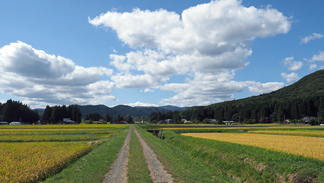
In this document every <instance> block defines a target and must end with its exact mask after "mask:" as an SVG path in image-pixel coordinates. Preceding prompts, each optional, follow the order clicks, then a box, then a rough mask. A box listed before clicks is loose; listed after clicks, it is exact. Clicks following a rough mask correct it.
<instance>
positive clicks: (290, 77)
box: [281, 72, 300, 83]
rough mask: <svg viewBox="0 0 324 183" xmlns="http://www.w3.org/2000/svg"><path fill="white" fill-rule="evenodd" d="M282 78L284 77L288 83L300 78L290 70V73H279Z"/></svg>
mask: <svg viewBox="0 0 324 183" xmlns="http://www.w3.org/2000/svg"><path fill="white" fill-rule="evenodd" d="M281 76H282V78H284V79H285V80H286V81H287V82H288V83H294V82H296V81H298V80H299V79H300V77H299V76H298V74H296V73H294V72H292V73H290V74H286V73H281Z"/></svg>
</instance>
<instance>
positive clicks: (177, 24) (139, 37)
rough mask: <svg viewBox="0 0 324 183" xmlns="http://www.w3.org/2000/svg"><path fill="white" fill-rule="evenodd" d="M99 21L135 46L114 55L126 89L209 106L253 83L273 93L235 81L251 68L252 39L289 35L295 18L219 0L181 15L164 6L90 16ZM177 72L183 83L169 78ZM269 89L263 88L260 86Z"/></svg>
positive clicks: (91, 20)
mask: <svg viewBox="0 0 324 183" xmlns="http://www.w3.org/2000/svg"><path fill="white" fill-rule="evenodd" d="M88 21H89V23H91V24H92V25H94V26H99V27H106V28H111V29H112V30H114V31H116V34H117V36H118V38H119V39H120V40H121V41H122V42H123V43H124V44H126V45H128V46H129V47H130V48H131V49H133V51H130V52H129V53H126V54H125V55H116V54H113V55H110V58H111V64H112V65H113V66H114V67H116V68H117V70H119V71H120V72H119V73H117V74H116V75H114V76H112V80H113V81H115V82H116V85H117V87H120V88H136V87H152V88H159V89H162V90H169V91H173V92H175V93H176V95H175V96H173V97H171V98H169V99H162V100H161V103H162V104H173V105H182V106H183V105H190V106H191V105H205V104H209V103H211V102H214V101H215V100H218V101H222V100H228V99H231V98H233V93H235V92H240V91H243V90H244V88H246V87H250V90H252V91H254V92H255V91H260V92H266V91H268V92H270V91H271V89H269V88H268V87H266V86H270V85H271V86H274V85H276V86H277V87H272V89H273V88H278V87H282V85H283V83H270V84H267V85H265V84H261V83H256V82H251V81H243V82H238V81H234V76H235V71H236V70H238V69H243V68H245V67H246V66H247V65H248V64H249V62H246V59H247V58H248V57H249V56H250V55H251V54H252V48H251V46H250V45H251V44H250V42H251V41H253V40H254V39H256V38H264V37H269V36H275V35H277V34H284V33H287V32H288V31H289V30H290V27H291V23H290V21H289V18H287V17H286V16H284V15H283V14H282V13H281V12H279V11H278V10H276V9H273V8H272V7H271V6H267V7H266V8H256V7H254V6H251V7H245V6H243V5H242V2H241V1H239V0H217V1H211V2H209V3H205V4H200V5H197V6H194V7H190V8H188V9H186V10H184V11H183V12H182V14H181V15H180V14H177V13H175V12H170V11H167V10H164V9H159V10H156V11H150V10H140V9H138V8H137V9H134V10H133V11H132V12H114V11H108V12H106V13H103V14H101V15H99V16H97V17H94V18H90V17H89V18H88ZM174 75H183V76H186V78H187V79H186V81H183V83H172V82H169V79H170V77H172V76H174ZM260 86H261V87H262V88H263V89H260V90H258V89H257V88H260Z"/></svg>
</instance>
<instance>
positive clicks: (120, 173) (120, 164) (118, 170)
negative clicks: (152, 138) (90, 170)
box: [103, 127, 132, 183]
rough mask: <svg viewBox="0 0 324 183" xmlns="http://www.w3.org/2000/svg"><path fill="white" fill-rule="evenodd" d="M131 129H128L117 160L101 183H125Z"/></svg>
mask: <svg viewBox="0 0 324 183" xmlns="http://www.w3.org/2000/svg"><path fill="white" fill-rule="evenodd" d="M131 131H132V127H131V128H130V129H129V132H128V134H127V137H126V140H125V142H124V145H123V146H122V148H121V149H120V151H119V153H118V156H117V159H116V160H115V162H114V164H113V165H112V168H111V169H110V171H109V172H108V173H107V174H106V175H105V179H104V181H103V183H127V170H128V166H127V165H128V156H129V145H130V139H131V138H130V135H131Z"/></svg>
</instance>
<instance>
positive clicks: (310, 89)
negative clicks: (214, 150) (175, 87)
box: [182, 70, 324, 123]
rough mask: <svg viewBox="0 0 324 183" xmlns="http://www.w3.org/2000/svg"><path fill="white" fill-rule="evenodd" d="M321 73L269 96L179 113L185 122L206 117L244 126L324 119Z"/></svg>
mask: <svg viewBox="0 0 324 183" xmlns="http://www.w3.org/2000/svg"><path fill="white" fill-rule="evenodd" d="M323 99H324V70H320V71H316V72H314V73H312V74H310V75H307V76H305V77H304V78H302V79H300V80H299V81H298V82H296V83H294V84H292V85H290V86H286V87H284V88H282V89H279V90H277V91H274V92H271V93H269V94H262V95H259V96H253V97H248V98H245V99H240V100H233V101H226V102H222V103H216V104H212V105H209V106H204V107H191V108H189V109H187V110H185V111H183V112H182V116H183V117H185V118H186V119H191V120H198V121H202V120H203V119H205V118H215V119H218V120H233V121H240V122H245V123H257V122H262V123H266V122H282V121H284V119H296V120H299V119H301V118H303V117H308V116H315V117H317V116H318V115H319V116H320V119H322V118H324V101H323Z"/></svg>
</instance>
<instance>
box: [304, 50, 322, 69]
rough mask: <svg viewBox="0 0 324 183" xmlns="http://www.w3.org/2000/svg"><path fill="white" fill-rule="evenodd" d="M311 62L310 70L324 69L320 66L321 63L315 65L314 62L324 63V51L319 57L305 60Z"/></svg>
mask: <svg viewBox="0 0 324 183" xmlns="http://www.w3.org/2000/svg"><path fill="white" fill-rule="evenodd" d="M305 60H306V61H308V62H309V70H314V69H317V70H319V69H324V65H318V64H320V63H317V64H315V63H314V62H324V51H320V52H319V53H318V54H317V55H313V57H312V58H311V59H305Z"/></svg>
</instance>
